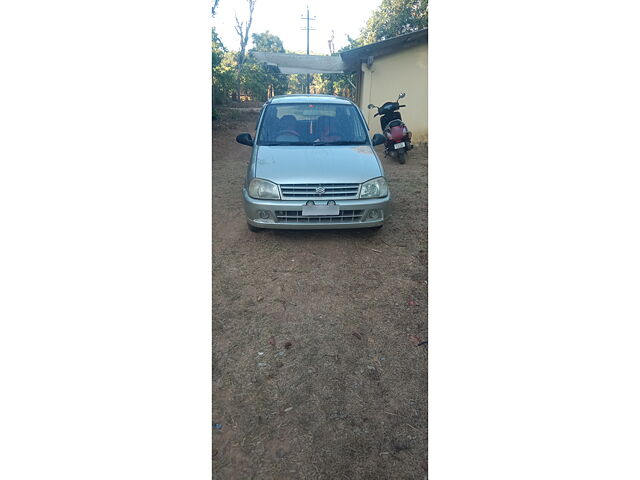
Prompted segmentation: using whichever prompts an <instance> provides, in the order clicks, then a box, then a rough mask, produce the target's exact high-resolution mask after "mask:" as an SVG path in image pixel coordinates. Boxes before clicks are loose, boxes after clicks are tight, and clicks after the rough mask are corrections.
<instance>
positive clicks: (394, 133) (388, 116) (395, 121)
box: [367, 93, 413, 163]
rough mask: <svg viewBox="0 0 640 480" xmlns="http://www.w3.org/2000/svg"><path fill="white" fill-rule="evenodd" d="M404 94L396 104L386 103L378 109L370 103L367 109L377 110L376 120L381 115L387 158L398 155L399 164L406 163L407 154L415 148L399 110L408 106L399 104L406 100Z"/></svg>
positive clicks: (399, 96)
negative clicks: (400, 101) (401, 100)
mask: <svg viewBox="0 0 640 480" xmlns="http://www.w3.org/2000/svg"><path fill="white" fill-rule="evenodd" d="M404 96H405V95H404V93H401V94H400V95H398V100H396V101H395V102H386V103H384V104H383V105H382V106H381V107H376V106H375V105H374V104H372V103H370V104H369V105H368V106H367V108H368V109H369V110H371V109H372V108H377V109H378V113H376V114H375V115H374V118H375V117H377V116H378V115H380V126H381V127H382V133H383V134H384V136H385V138H386V142H385V144H384V154H385V156H387V155H389V154H391V155H396V157H397V158H398V162H399V163H404V162H405V161H406V154H407V152H408V151H409V150H411V149H412V148H413V145H412V144H411V132H410V131H409V130H408V129H407V126H406V125H405V123H404V122H403V121H402V115H400V112H399V110H400V109H401V108H402V107H406V105H400V103H399V102H398V101H399V100H400V99H401V98H404Z"/></svg>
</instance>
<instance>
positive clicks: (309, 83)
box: [300, 5, 316, 93]
mask: <svg viewBox="0 0 640 480" xmlns="http://www.w3.org/2000/svg"><path fill="white" fill-rule="evenodd" d="M301 18H302V19H303V20H306V21H307V27H306V28H301V29H300V30H306V31H307V55H309V30H315V28H310V27H309V21H311V20H315V19H316V17H313V18H309V5H307V16H306V17H304V16H302V17H301ZM310 85H311V75H309V74H308V73H307V93H310V91H309V86H310Z"/></svg>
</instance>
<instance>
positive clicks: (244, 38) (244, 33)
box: [235, 0, 256, 99]
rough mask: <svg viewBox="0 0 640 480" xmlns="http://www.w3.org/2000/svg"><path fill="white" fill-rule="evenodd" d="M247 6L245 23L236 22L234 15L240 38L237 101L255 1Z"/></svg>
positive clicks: (250, 0)
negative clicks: (247, 16)
mask: <svg viewBox="0 0 640 480" xmlns="http://www.w3.org/2000/svg"><path fill="white" fill-rule="evenodd" d="M247 3H248V4H249V19H248V20H247V21H246V22H241V21H240V20H238V15H236V16H235V17H236V25H235V29H236V33H237V34H238V36H239V37H240V51H239V52H238V56H237V62H238V70H237V72H238V81H237V92H238V99H240V87H241V85H240V77H241V74H242V68H243V67H244V64H245V61H246V55H245V52H246V48H247V42H248V41H249V31H250V30H251V22H253V9H254V8H255V6H256V0H247Z"/></svg>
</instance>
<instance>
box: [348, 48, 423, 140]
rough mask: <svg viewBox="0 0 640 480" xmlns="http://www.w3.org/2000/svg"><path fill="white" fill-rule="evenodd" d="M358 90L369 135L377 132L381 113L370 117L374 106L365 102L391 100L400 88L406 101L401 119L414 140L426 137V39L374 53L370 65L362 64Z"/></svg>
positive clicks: (401, 110) (403, 101)
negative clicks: (420, 42)
mask: <svg viewBox="0 0 640 480" xmlns="http://www.w3.org/2000/svg"><path fill="white" fill-rule="evenodd" d="M360 87H361V91H360V94H359V95H358V98H359V101H360V105H359V106H360V109H361V110H362V113H364V115H365V118H366V119H367V123H368V124H369V131H370V133H371V135H373V134H374V133H380V117H376V118H373V115H374V114H375V113H376V110H375V109H372V110H368V109H367V105H368V104H370V103H373V104H374V105H378V106H380V105H382V104H383V103H384V102H393V101H395V99H396V98H398V94H399V93H400V92H404V93H406V95H407V96H406V97H405V98H403V99H402V100H401V101H400V104H401V105H407V106H406V107H404V108H401V109H400V113H401V114H402V119H403V120H404V121H405V122H406V124H407V126H408V127H409V130H411V132H412V133H413V142H414V143H416V144H420V143H427V141H428V119H427V43H426V42H425V43H422V44H420V45H418V46H414V47H411V48H407V49H405V50H400V51H398V52H394V53H391V54H388V55H385V56H382V57H376V58H375V59H374V62H373V65H372V66H371V67H370V68H369V67H367V65H366V64H364V63H363V64H362V83H361V85H360Z"/></svg>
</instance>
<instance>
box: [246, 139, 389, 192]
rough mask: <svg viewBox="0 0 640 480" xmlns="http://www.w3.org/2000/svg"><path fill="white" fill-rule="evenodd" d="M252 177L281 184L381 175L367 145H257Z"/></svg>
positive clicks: (351, 180) (357, 179) (360, 179)
mask: <svg viewBox="0 0 640 480" xmlns="http://www.w3.org/2000/svg"><path fill="white" fill-rule="evenodd" d="M255 166H256V168H255V176H256V177H258V178H264V179H265V180H271V181H272V182H275V183H279V184H283V183H362V182H365V181H367V180H369V179H371V178H375V177H379V176H381V175H382V171H381V168H380V164H379V162H378V158H377V157H376V155H375V153H374V152H373V150H372V149H371V147H370V146H369V145H335V146H331V145H325V146H258V147H257V151H256V162H255Z"/></svg>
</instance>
